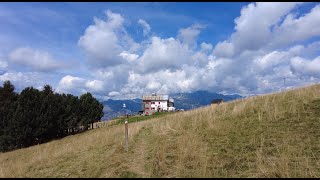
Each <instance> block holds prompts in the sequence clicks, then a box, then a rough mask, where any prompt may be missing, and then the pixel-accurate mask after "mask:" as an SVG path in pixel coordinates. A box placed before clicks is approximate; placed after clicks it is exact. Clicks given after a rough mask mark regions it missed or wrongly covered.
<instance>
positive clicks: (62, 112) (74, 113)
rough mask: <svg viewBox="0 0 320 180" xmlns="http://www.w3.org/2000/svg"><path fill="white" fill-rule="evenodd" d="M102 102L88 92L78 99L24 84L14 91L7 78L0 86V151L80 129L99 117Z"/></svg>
mask: <svg viewBox="0 0 320 180" xmlns="http://www.w3.org/2000/svg"><path fill="white" fill-rule="evenodd" d="M103 115H104V114H103V105H102V103H100V102H99V101H98V100H97V99H96V98H94V97H93V96H92V95H91V93H89V92H87V93H85V94H83V95H81V96H80V98H78V97H77V96H74V95H72V94H59V93H55V92H54V91H53V89H52V87H51V86H50V85H45V86H44V87H43V89H42V90H41V91H40V90H38V89H35V88H33V87H26V88H25V89H23V90H22V91H21V93H20V94H19V93H16V92H14V86H13V85H12V84H11V83H10V81H5V82H4V83H3V86H0V151H2V152H4V151H10V150H14V149H18V148H22V147H28V146H31V145H35V144H39V143H44V142H48V141H50V140H53V139H57V138H62V137H65V136H67V135H70V134H75V133H79V132H83V131H85V130H87V129H88V125H89V124H92V126H93V123H94V122H97V121H100V119H101V118H102V117H103Z"/></svg>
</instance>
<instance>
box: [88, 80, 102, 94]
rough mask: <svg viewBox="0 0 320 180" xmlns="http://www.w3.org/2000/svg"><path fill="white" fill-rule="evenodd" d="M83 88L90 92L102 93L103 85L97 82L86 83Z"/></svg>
mask: <svg viewBox="0 0 320 180" xmlns="http://www.w3.org/2000/svg"><path fill="white" fill-rule="evenodd" d="M85 87H86V88H88V89H89V90H91V91H92V92H97V93H99V92H103V91H104V83H103V81H99V80H92V81H87V82H86V83H85Z"/></svg>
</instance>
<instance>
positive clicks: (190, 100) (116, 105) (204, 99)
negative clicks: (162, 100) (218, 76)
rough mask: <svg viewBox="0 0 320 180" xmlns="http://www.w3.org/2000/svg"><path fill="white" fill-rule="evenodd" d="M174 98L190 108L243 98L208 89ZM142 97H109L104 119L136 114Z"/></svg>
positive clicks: (184, 107)
mask: <svg viewBox="0 0 320 180" xmlns="http://www.w3.org/2000/svg"><path fill="white" fill-rule="evenodd" d="M169 97H172V98H173V99H174V105H175V107H176V109H184V110H189V109H193V108H198V107H201V106H206V105H209V104H210V103H211V101H212V100H213V99H223V100H224V101H231V100H234V99H239V98H242V96H240V95H238V94H233V95H223V94H219V93H213V92H208V91H195V92H192V93H175V94H171V95H169ZM124 103H125V104H126V108H123V104H124ZM141 103H142V99H140V98H136V99H132V100H130V99H128V100H112V99H109V100H107V101H104V102H103V105H104V109H103V111H104V113H105V115H104V117H103V118H102V120H109V119H112V118H115V117H117V116H120V115H124V114H136V113H137V112H138V111H140V110H142V109H141V108H142V104H141Z"/></svg>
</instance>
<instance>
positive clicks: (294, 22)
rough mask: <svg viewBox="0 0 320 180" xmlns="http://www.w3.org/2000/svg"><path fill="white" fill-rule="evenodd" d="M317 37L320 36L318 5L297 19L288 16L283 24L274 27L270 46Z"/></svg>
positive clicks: (290, 15)
mask: <svg viewBox="0 0 320 180" xmlns="http://www.w3.org/2000/svg"><path fill="white" fill-rule="evenodd" d="M317 36H320V5H317V6H316V7H314V8H313V9H312V10H311V12H310V13H308V14H305V15H304V16H301V17H298V18H296V17H295V16H294V15H293V14H291V13H290V14H288V15H287V16H286V18H285V19H284V21H283V23H282V24H281V25H280V26H276V27H275V29H274V37H273V39H272V44H276V45H286V44H288V43H294V42H297V41H302V40H306V39H308V38H310V37H317Z"/></svg>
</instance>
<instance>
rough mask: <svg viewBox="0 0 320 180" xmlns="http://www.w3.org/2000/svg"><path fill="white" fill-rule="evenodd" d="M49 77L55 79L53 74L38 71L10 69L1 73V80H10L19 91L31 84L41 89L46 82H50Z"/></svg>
mask: <svg viewBox="0 0 320 180" xmlns="http://www.w3.org/2000/svg"><path fill="white" fill-rule="evenodd" d="M47 79H51V81H53V77H52V76H50V75H46V74H42V73H38V72H15V71H10V72H5V73H4V74H2V75H0V82H4V81H7V80H9V81H10V82H11V83H12V84H13V85H14V86H15V89H16V90H17V91H21V90H22V89H24V88H26V87H30V86H33V87H34V88H37V89H41V88H42V87H43V86H44V85H45V84H48V81H47ZM50 84H51V83H50Z"/></svg>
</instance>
